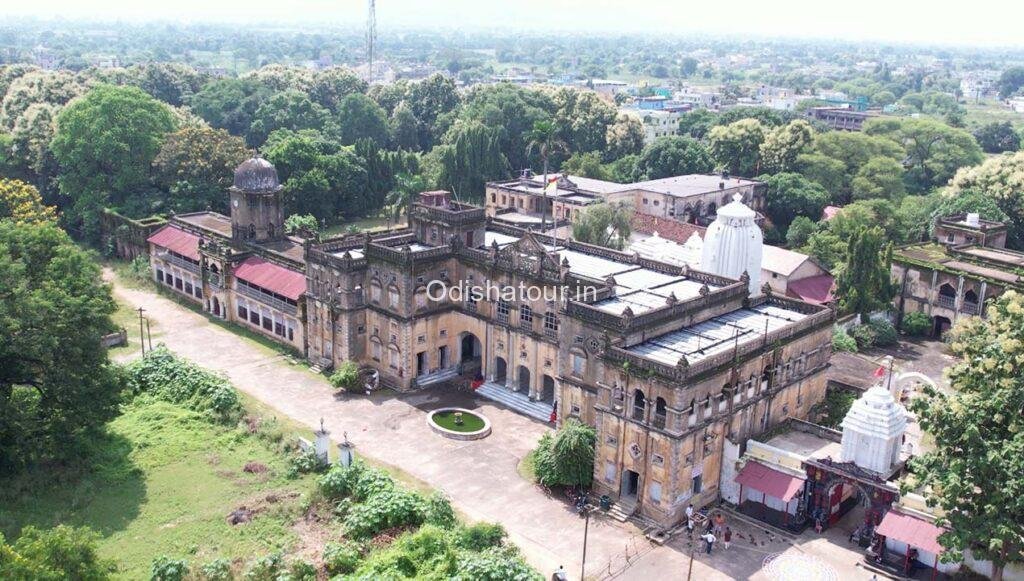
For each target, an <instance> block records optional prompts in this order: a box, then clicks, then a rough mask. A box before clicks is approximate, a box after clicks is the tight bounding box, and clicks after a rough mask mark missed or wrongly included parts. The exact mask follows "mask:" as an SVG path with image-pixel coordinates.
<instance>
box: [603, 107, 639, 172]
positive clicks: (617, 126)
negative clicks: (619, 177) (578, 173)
mask: <svg viewBox="0 0 1024 581" xmlns="http://www.w3.org/2000/svg"><path fill="white" fill-rule="evenodd" d="M605 141H606V142H607V147H606V148H605V151H604V157H605V159H607V160H608V161H613V160H616V159H619V158H620V157H623V156H626V155H634V154H638V153H640V150H641V149H643V147H644V126H643V123H641V122H640V120H639V119H637V117H636V116H635V115H622V114H620V115H619V116H618V118H617V119H615V123H612V124H611V125H609V126H608V133H607V135H605Z"/></svg>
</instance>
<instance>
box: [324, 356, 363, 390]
mask: <svg viewBox="0 0 1024 581" xmlns="http://www.w3.org/2000/svg"><path fill="white" fill-rule="evenodd" d="M330 382H331V385H333V386H334V388H335V389H343V390H345V391H347V392H349V393H362V392H363V384H362V382H360V381H359V366H358V365H356V363H355V362H354V361H346V362H344V363H342V364H341V365H339V366H338V369H337V370H335V372H334V373H332V374H331V377H330Z"/></svg>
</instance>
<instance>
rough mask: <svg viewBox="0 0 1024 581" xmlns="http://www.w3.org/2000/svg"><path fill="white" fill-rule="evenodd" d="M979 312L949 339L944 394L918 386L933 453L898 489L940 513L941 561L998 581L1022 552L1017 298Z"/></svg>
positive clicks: (1023, 349) (1021, 300) (1023, 445)
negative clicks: (918, 492) (964, 564)
mask: <svg viewBox="0 0 1024 581" xmlns="http://www.w3.org/2000/svg"><path fill="white" fill-rule="evenodd" d="M986 312H987V317H986V318H984V319H983V318H980V317H965V318H962V319H960V321H959V322H958V323H957V326H956V327H954V329H953V331H952V334H951V340H950V349H951V350H952V352H953V354H954V355H956V356H957V357H958V361H957V362H956V363H954V364H953V365H952V366H951V367H949V368H948V369H947V370H946V373H947V376H948V377H949V384H950V390H949V391H948V392H943V391H938V390H936V389H934V388H931V387H927V386H926V387H925V389H924V393H923V395H922V396H921V397H917V398H914V399H913V400H912V403H911V409H912V410H913V411H914V412H915V413H916V414H917V416H918V418H919V421H920V423H921V428H922V429H923V430H924V431H925V432H926V433H927V434H929V435H930V436H931V437H933V438H934V441H935V448H934V450H931V451H927V452H924V453H923V454H921V455H920V456H918V457H917V458H915V459H914V460H913V462H912V464H911V471H912V475H911V479H910V481H909V482H907V483H906V485H907V487H911V486H913V487H915V488H916V487H928V490H929V493H928V495H927V496H928V502H929V504H931V505H934V506H938V507H939V508H941V509H942V511H943V516H942V517H940V519H939V522H940V524H945V525H948V527H949V530H948V531H947V532H945V533H944V534H942V535H940V536H939V543H941V544H942V546H943V547H944V548H946V549H947V553H944V554H943V560H952V559H956V558H957V557H960V556H961V555H962V552H963V551H964V550H966V549H970V551H971V552H972V553H973V554H974V555H975V557H978V558H981V559H986V560H990V561H992V562H993V564H994V572H993V576H992V578H993V579H1001V578H1002V573H1003V568H1004V566H1005V565H1006V563H1007V562H1008V561H1009V560H1010V559H1012V558H1015V556H1017V555H1019V554H1020V551H1021V549H1022V548H1024V542H1022V540H1024V500H1022V498H1024V497H1022V495H1021V491H1022V490H1024V414H1021V413H1020V410H1021V409H1024V375H1021V373H1020V368H1021V365H1024V297H1022V296H1021V295H1020V294H1019V293H1017V292H1015V291H1012V290H1009V291H1006V292H1005V293H1003V294H1002V295H1001V296H1000V297H998V298H997V299H995V300H994V301H993V302H992V304H991V305H990V306H989V307H988V308H987V310H986Z"/></svg>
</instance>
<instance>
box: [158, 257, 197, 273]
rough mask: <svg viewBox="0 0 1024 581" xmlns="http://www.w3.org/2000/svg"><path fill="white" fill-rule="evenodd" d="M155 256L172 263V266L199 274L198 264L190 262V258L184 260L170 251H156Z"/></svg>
mask: <svg viewBox="0 0 1024 581" xmlns="http://www.w3.org/2000/svg"><path fill="white" fill-rule="evenodd" d="M156 257H157V258H159V259H160V260H163V261H164V262H166V263H167V264H173V265H174V266H177V267H179V268H182V269H184V270H187V271H188V272H191V273H192V274H199V264H197V263H195V262H192V261H191V260H186V259H184V258H182V257H180V256H178V255H176V254H173V253H171V252H158V253H157V255H156Z"/></svg>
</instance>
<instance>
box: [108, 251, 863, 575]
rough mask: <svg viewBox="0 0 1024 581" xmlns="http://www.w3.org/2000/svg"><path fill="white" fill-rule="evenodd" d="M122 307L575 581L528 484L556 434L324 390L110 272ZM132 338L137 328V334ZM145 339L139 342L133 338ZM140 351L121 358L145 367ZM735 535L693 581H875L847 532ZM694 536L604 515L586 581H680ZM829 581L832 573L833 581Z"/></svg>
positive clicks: (568, 514)
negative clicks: (768, 567) (433, 423)
mask: <svg viewBox="0 0 1024 581" xmlns="http://www.w3.org/2000/svg"><path fill="white" fill-rule="evenodd" d="M106 276H107V278H108V280H111V281H112V282H113V283H114V292H115V296H116V297H117V299H118V300H119V301H120V302H122V303H123V304H124V306H126V307H127V308H132V309H135V308H138V307H143V308H144V309H145V313H146V316H148V317H149V318H150V320H151V321H152V326H153V332H154V334H155V335H157V336H158V337H159V341H160V342H163V343H165V344H166V345H167V346H168V347H169V348H170V349H172V350H173V351H175V352H177V353H179V354H181V355H183V356H185V357H188V358H190V359H192V360H194V361H196V362H197V363H199V364H201V365H203V366H205V367H207V368H210V369H214V370H217V371H221V372H223V373H225V374H226V375H227V376H228V377H229V378H230V380H231V381H232V382H233V383H234V384H235V386H236V387H237V388H238V389H240V390H242V391H244V392H246V393H247V394H249V395H251V396H253V397H255V398H256V399H258V400H260V401H262V402H263V403H265V404H267V405H269V406H270V407H272V408H274V409H275V410H277V411H279V412H280V413H282V414H284V415H286V416H288V417H290V418H291V419H293V420H296V421H298V422H300V423H302V424H304V425H306V426H308V427H309V428H310V430H312V429H313V428H315V427H316V426H319V424H320V421H321V418H323V422H324V425H325V426H326V427H327V429H328V430H329V431H330V432H331V434H332V437H333V438H334V439H335V440H336V441H340V440H341V439H342V437H343V435H347V437H348V439H349V440H350V441H352V442H353V443H354V444H355V446H356V453H357V454H358V455H361V456H363V457H367V458H369V459H371V460H372V461H375V462H378V463H380V464H383V465H386V466H388V467H389V468H393V469H394V470H395V471H397V472H398V473H400V474H402V475H404V476H406V477H407V478H410V479H412V480H415V481H419V483H421V485H422V486H426V487H431V488H436V489H439V490H442V491H443V492H444V493H445V494H447V495H448V496H449V497H450V498H451V500H452V502H453V504H454V505H455V507H456V508H457V510H459V511H460V512H461V513H462V514H463V515H465V516H466V517H468V518H469V519H471V520H488V521H498V522H501V523H502V524H503V525H504V526H505V527H506V529H508V532H509V535H510V538H511V540H512V541H513V542H515V543H516V544H517V545H518V546H519V547H520V548H521V549H522V550H523V553H524V555H525V556H526V557H527V559H528V560H529V561H530V563H531V564H533V565H534V566H535V567H537V568H538V570H540V571H541V572H542V573H545V574H547V573H549V572H550V571H552V570H554V569H556V568H557V567H558V566H559V565H564V566H565V567H566V569H567V570H568V571H569V572H570V573H571V574H572V576H573V578H577V576H578V574H579V573H578V572H579V570H580V558H581V549H582V541H583V524H584V523H583V519H582V518H580V517H579V515H577V514H576V512H575V510H573V508H572V506H571V505H570V504H569V502H568V501H567V500H566V499H564V498H562V497H560V496H557V495H552V494H549V493H547V492H546V491H544V490H543V489H542V488H540V487H538V486H536V485H534V484H532V483H530V482H528V481H526V480H525V479H523V477H522V476H521V475H520V474H519V471H518V467H519V464H520V461H521V460H522V459H523V458H524V457H525V456H526V454H527V453H529V452H530V451H531V450H532V449H533V448H534V447H535V445H536V442H537V440H538V439H539V438H540V436H541V435H542V434H543V433H544V432H545V431H547V430H549V429H550V428H549V427H548V425H547V424H544V423H542V422H538V421H536V420H532V419H530V418H526V417H523V416H521V415H518V414H516V413H514V412H512V411H510V410H507V409H505V408H503V407H500V406H497V405H495V404H493V403H491V402H489V401H487V400H483V399H480V398H478V397H475V396H474V395H472V394H469V393H462V392H455V391H451V390H429V389H428V390H424V391H422V392H418V393H415V394H411V395H401V396H396V395H395V394H394V393H391V392H383V393H377V394H374V395H372V396H369V397H366V396H350V395H336V394H335V392H334V390H333V389H332V388H331V386H330V385H329V384H328V382H327V381H326V379H325V378H324V377H323V376H321V375H318V374H315V373H312V372H310V371H309V370H308V368H307V367H306V366H305V365H304V364H301V363H297V362H296V361H295V360H294V359H292V358H291V357H288V356H285V355H283V354H281V353H280V352H278V351H275V350H273V349H271V348H269V347H268V346H267V345H265V344H261V343H259V342H257V341H254V340H252V339H251V338H248V337H243V336H239V335H238V334H236V333H235V332H233V331H231V330H229V329H227V328H225V327H223V326H222V325H219V324H217V323H215V322H213V321H212V320H210V319H209V318H208V317H207V316H205V315H203V314H201V313H197V312H195V311H193V310H191V309H189V308H186V307H184V306H182V305H179V304H178V303H176V302H174V301H173V300H170V299H168V298H166V297H163V296H160V295H158V294H157V293H156V292H155V291H153V290H151V289H148V288H130V287H129V286H126V285H124V284H121V283H120V282H119V281H118V280H117V279H116V277H115V276H114V275H113V273H112V272H110V271H107V272H106ZM130 328H131V327H130V326H129V329H130ZM136 333H137V332H136ZM132 336H133V347H132V348H131V349H126V350H121V351H120V352H119V353H118V354H117V357H119V358H129V357H134V356H137V354H138V350H137V349H136V348H135V345H137V343H135V342H134V337H137V334H134V333H133V334H132ZM444 407H461V408H467V409H471V410H474V411H478V412H480V413H482V414H483V415H485V416H486V417H487V418H488V420H490V422H491V425H492V428H493V431H492V433H491V435H490V436H488V437H486V438H484V439H482V440H477V441H457V440H451V439H447V438H444V437H441V436H439V435H438V434H436V433H434V432H433V431H432V430H431V429H430V427H429V426H428V425H427V423H426V421H425V419H426V415H427V414H428V413H429V412H430V411H432V410H435V409H439V408H444ZM729 520H730V526H732V527H733V530H734V531H736V538H735V539H734V543H733V547H732V548H731V549H730V550H729V551H723V550H722V547H721V544H719V545H718V546H716V548H715V551H714V552H713V553H712V554H711V555H705V554H704V553H699V552H698V553H696V554H695V559H694V562H693V569H692V578H693V579H746V578H752V579H775V578H779V577H776V576H772V575H770V574H769V573H768V572H766V571H765V570H763V567H764V564H765V559H766V557H770V556H772V555H776V554H783V555H787V557H786V559H783V560H781V561H779V562H777V563H776V564H775V565H774V567H776V568H778V567H780V566H781V567H791V566H793V564H794V563H798V564H802V565H801V567H800V568H801V569H802V570H806V567H805V566H804V565H806V564H808V563H814V564H816V565H818V564H825V565H827V566H826V567H822V568H821V570H822V571H826V572H828V571H833V570H834V571H836V572H837V574H838V577H828V576H823V577H808V578H821V579H828V578H839V579H856V578H864V579H868V578H870V576H871V574H870V573H866V572H864V571H863V570H861V569H860V568H859V565H858V563H859V562H860V559H861V555H862V553H861V552H860V551H859V550H856V547H848V545H847V543H846V536H847V535H848V531H847V532H843V530H841V528H840V527H836V528H835V529H833V530H831V531H829V532H828V533H827V534H826V535H824V536H823V537H819V536H817V535H814V534H813V533H805V534H804V535H802V536H801V537H798V538H796V539H793V538H791V537H786V536H782V535H778V534H775V533H772V534H768V533H765V529H764V527H761V526H759V525H755V524H750V523H747V522H744V521H740V520H739V519H738V518H735V517H730V519H729ZM689 560H690V549H689V546H688V540H687V538H686V535H678V536H676V537H674V538H673V539H672V540H671V541H670V542H669V543H667V544H666V545H664V546H657V545H654V544H652V543H650V542H649V541H648V540H647V539H646V538H645V537H644V534H643V531H642V530H640V529H639V528H637V527H636V526H634V525H633V524H631V523H626V524H623V523H619V522H617V521H614V520H612V519H610V518H608V517H606V516H604V515H603V514H600V513H597V514H596V515H595V517H594V518H592V519H591V522H590V527H589V536H588V545H587V578H593V579H680V578H685V577H686V574H687V569H688V568H689V567H690V563H689ZM827 574H830V573H827Z"/></svg>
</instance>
